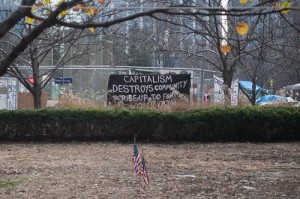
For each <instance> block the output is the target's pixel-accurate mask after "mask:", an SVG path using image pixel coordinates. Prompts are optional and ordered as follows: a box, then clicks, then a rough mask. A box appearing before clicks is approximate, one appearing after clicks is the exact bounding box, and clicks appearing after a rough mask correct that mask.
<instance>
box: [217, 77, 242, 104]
mask: <svg viewBox="0 0 300 199" xmlns="http://www.w3.org/2000/svg"><path fill="white" fill-rule="evenodd" d="M223 83H224V81H223V79H222V78H220V77H217V76H215V75H214V102H215V103H222V104H223V103H224V101H225V100H224V89H223V88H224V85H223ZM238 89H239V81H238V80H237V79H236V80H233V81H232V82H231V105H232V106H236V105H237V104H238Z"/></svg>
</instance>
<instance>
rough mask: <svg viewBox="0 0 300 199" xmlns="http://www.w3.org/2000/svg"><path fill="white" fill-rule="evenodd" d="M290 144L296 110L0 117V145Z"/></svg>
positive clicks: (297, 129)
mask: <svg viewBox="0 0 300 199" xmlns="http://www.w3.org/2000/svg"><path fill="white" fill-rule="evenodd" d="M134 135H137V137H138V139H139V140H151V141H283V140H284V141H287V140H289V141H291V140H293V141H295V140H300V108H299V107H235V108H228V107H211V108H205V109H198V110H192V111H185V112H158V111H154V110H137V109H134V110H131V109H112V110H110V109H109V110H81V109H41V110H36V111H32V110H20V111H5V110H2V111H0V139H1V140H49V139H50V140H124V141H125V140H132V139H133V136H134Z"/></svg>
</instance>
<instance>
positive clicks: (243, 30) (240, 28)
mask: <svg viewBox="0 0 300 199" xmlns="http://www.w3.org/2000/svg"><path fill="white" fill-rule="evenodd" d="M236 31H237V32H238V33H239V35H245V34H247V33H248V31H249V26H248V24H247V23H246V22H243V21H242V22H239V23H238V24H237V25H236Z"/></svg>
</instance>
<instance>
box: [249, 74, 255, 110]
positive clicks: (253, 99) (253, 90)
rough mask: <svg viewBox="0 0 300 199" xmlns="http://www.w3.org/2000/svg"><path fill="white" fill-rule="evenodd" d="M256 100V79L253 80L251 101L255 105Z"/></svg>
mask: <svg viewBox="0 0 300 199" xmlns="http://www.w3.org/2000/svg"><path fill="white" fill-rule="evenodd" d="M255 102H256V81H255V80H252V90H251V99H250V103H251V104H252V105H253V106H254V105H255Z"/></svg>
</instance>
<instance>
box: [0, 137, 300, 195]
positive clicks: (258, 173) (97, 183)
mask: <svg viewBox="0 0 300 199" xmlns="http://www.w3.org/2000/svg"><path fill="white" fill-rule="evenodd" d="M139 149H140V151H142V150H143V153H144V155H145V158H146V161H147V166H148V173H149V178H150V183H151V184H150V187H149V189H147V190H143V189H142V188H141V181H140V180H141V179H140V178H137V177H136V175H135V174H134V173H133V164H132V159H131V154H132V144H131V143H128V144H125V143H123V144H118V143H110V142H94V143H86V142H84V143H76V142H73V143H57V144H53V143H10V144H7V143H2V144H1V145H0V161H1V165H0V180H5V181H11V182H15V181H20V179H24V180H22V181H20V182H21V183H19V184H18V185H14V186H6V187H2V188H0V198H4V199H13V198H26V199H27V198H43V199H52V198H58V199H60V198H61V199H65V198H80V199H85V198H86V199H89V198H109V199H114V198H116V199H120V198H129V199H130V198H154V199H155V198H156V199H161V198H174V199H177V198H191V199H196V198H197V199H198V198H255V199H256V198H264V199H265V198H267V199H268V198H270V199H274V198H299V196H300V187H299V184H300V172H299V171H300V143H273V144H272V143H260V144H251V143H226V144H225V143H223V144H222V143H207V144H203V143H185V144H179V143H177V144H150V143H148V144H147V143H140V144H139Z"/></svg>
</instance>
